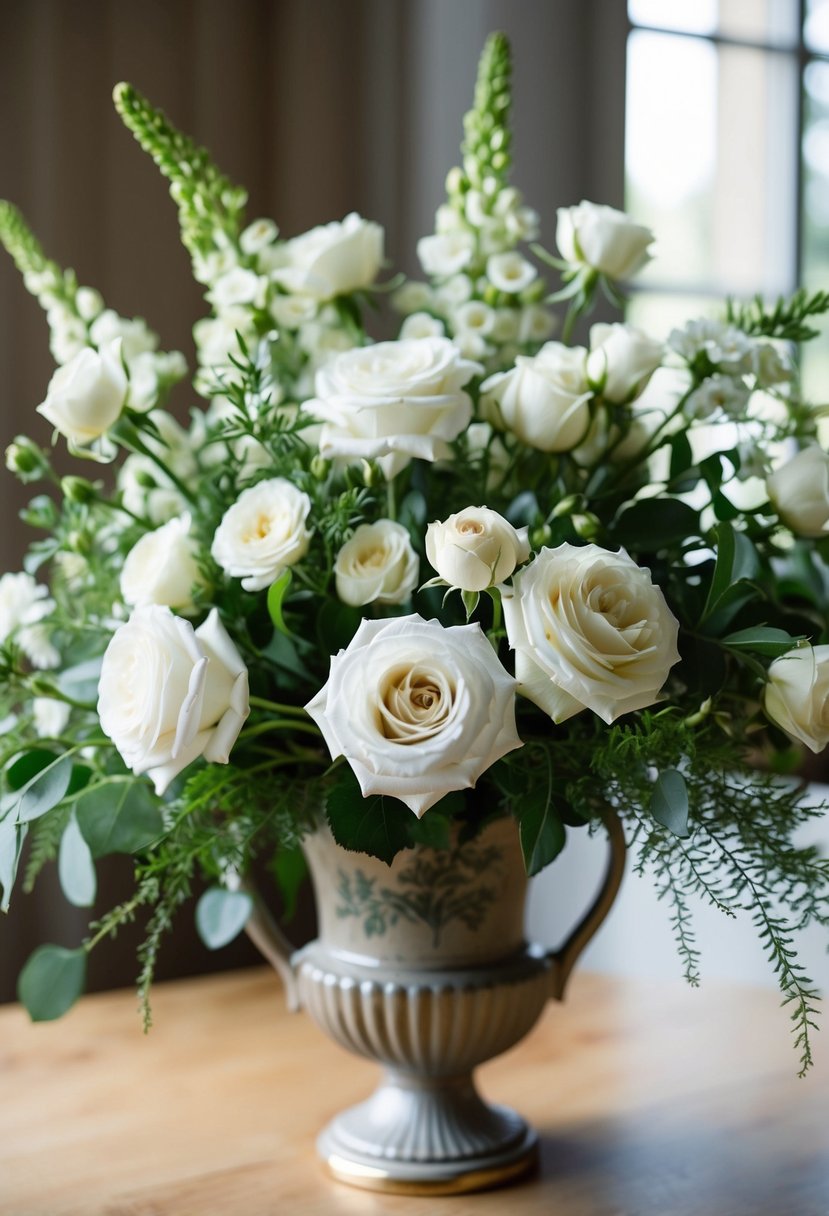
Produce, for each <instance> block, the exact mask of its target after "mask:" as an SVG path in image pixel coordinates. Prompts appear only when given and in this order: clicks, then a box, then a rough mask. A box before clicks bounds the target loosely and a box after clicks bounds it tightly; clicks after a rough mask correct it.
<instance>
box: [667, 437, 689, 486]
mask: <svg viewBox="0 0 829 1216" xmlns="http://www.w3.org/2000/svg"><path fill="white" fill-rule="evenodd" d="M693 463H694V455H693V452H692V451H691V443H690V440H689V439H688V435H687V432H686V431H678V432H677V433H676V435H674V437H673V439H672V440H671V471H670V474H669V476H670V479H671V481H674V480H675V479H676V478H677V477H679V476H680V475H681V474H682V473H685V472H686V471H687V470H688V469H690V467H691V465H692V464H693Z"/></svg>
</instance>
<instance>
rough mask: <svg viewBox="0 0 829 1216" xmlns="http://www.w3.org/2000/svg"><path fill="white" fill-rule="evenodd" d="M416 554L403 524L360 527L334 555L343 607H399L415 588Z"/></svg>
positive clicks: (384, 522) (380, 521)
mask: <svg viewBox="0 0 829 1216" xmlns="http://www.w3.org/2000/svg"><path fill="white" fill-rule="evenodd" d="M419 565H420V563H419V561H418V557H417V554H416V553H415V551H414V549H413V548H412V542H411V538H410V537H409V533H408V532H407V530H406V529H405V528H404V527H403V526H402V524H398V523H394V522H393V521H392V520H390V519H378V521H377V522H376V523H373V524H361V525H360V527H359V528H357V530H356V532H355V533H354V535H353V536H352V537H351V539H350V540H347V541H346V542H345V544H344V545H343V547H342V548H341V549H340V551H339V553H338V554H337V560H336V562H335V563H334V577H335V579H336V583H337V595H338V596H339V597H340V599H341V600H342V601H343V603H344V604H352V605H353V606H354V607H357V608H358V607H360V606H361V605H362V604H372V603H373V604H402V603H405V601H406V600H407V599H408V598H409V596H410V595H411V594H412V592H413V591H414V589H415V587H416V585H417V576H418V569H419Z"/></svg>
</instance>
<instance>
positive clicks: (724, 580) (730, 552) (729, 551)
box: [702, 522, 759, 620]
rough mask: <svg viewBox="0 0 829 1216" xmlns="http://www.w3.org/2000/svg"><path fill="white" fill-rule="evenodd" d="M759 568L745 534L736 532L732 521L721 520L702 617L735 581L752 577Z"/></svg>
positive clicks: (730, 591) (715, 604) (717, 603)
mask: <svg viewBox="0 0 829 1216" xmlns="http://www.w3.org/2000/svg"><path fill="white" fill-rule="evenodd" d="M758 568H759V559H758V557H757V551H756V549H755V548H754V545H753V544H752V543H751V541H750V540H749V539H748V537H747V536H745V535H744V534H743V533H742V532H736V531H735V530H734V528H732V526H731V524H729V523H726V522H723V523H721V524H720V525H719V527H718V528H717V561H716V565H715V566H714V574H713V577H712V579H711V588H710V590H709V592H708V598H707V600H706V601H705V607H704V608H703V611H702V619H703V620H705V619H706V618H707V617H709V616H710V615H711V614H712V613H713V612H714V610H715V609H716V608H717V606H718V605H719V604H720V602H721V601H722V600H723V599H724V598H725V597H726V595H729V596H733V591H732V588H733V587H734V585H735V584H736V583H738V582H740V581H742V580H744V579H750V578H753V577H754V576H755V575H756V573H757V570H758Z"/></svg>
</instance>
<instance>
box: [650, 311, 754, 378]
mask: <svg viewBox="0 0 829 1216" xmlns="http://www.w3.org/2000/svg"><path fill="white" fill-rule="evenodd" d="M668 346H669V347H670V348H671V350H673V351H675V352H676V353H677V354H678V355H679V356H680V357H681V358H682V359H684V360H685V361H686V363H694V362H695V361H696V360H697V359H698V358H699V357H700V355H704V356H705V358H706V359H707V360H708V361H709V362H710V363H711V364H712V365H713V366H714V367H718V368H720V369H721V370H722V371H724V372H730V373H731V374H732V375H738V374H739V373H741V372H748V371H751V370H752V368H751V363H752V349H753V343H752V340H751V338H749V337H747V335H746V334H744V333H743V332H742V330H739V329H737V328H736V326H734V325H727V324H726V323H725V322H724V321H716V320H713V319H711V318H710V317H700V318H698V319H696V320H694V321H689V322H688V323H687V325H685V326H684V328H683V329H674V330H671V333H670V334H669V336H668Z"/></svg>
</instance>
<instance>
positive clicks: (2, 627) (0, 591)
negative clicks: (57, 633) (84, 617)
mask: <svg viewBox="0 0 829 1216" xmlns="http://www.w3.org/2000/svg"><path fill="white" fill-rule="evenodd" d="M54 609H55V601H54V600H53V599H51V598H50V597H49V591H48V589H47V588H46V587H44V586H43V585H42V584H41V583H37V582H35V580H34V578H33V577H32V576H31V574H25V573H23V572H22V571H21V573H19V574H4V575H3V576H2V577H0V642H5V641H7V640H8V639H10V638H11V639H13V640H14V641H15V642H17V644H18V645H19V646H20V649H21V650H22V651H23V653H24V654H25V655H26V657H27V658H28V660H29V662H30V663H31V664H32V665H33V666H34V667H40V668H45V667H57V666H58V664H59V663H60V654H59V653H58V651H57V650H56V649H55V647H54V646H53V645H52V642H51V641H50V637H49V626H48V625H47V624H46V619H47V617H49V616H51V614H52V612H54Z"/></svg>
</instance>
